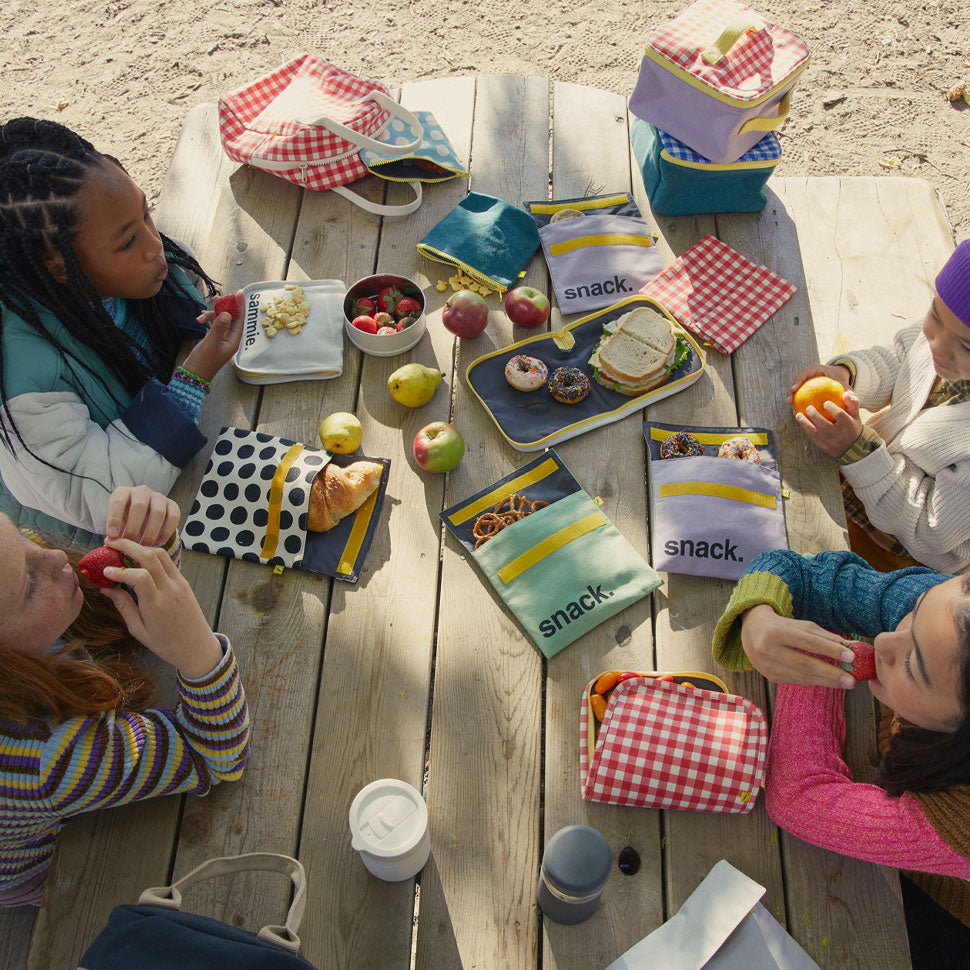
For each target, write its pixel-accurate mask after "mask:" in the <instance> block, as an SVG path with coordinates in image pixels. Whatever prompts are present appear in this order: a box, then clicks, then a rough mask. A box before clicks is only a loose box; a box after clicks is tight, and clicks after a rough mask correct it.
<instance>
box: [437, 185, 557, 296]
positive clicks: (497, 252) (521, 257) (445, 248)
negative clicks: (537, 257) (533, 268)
mask: <svg viewBox="0 0 970 970" xmlns="http://www.w3.org/2000/svg"><path fill="white" fill-rule="evenodd" d="M538 248H539V233H538V231H537V230H536V226H535V223H534V222H533V221H532V219H531V218H530V217H529V215H528V214H527V213H525V212H523V211H522V210H521V209H517V208H516V207H515V206H513V205H509V203H508V202H505V201H503V200H502V199H496V198H495V197H494V196H491V195H483V194H482V193H481V192H469V193H468V195H466V196H465V198H464V199H462V200H461V202H459V203H458V205H456V206H455V207H454V208H453V209H452V210H451V212H449V213H448V214H447V215H446V216H445V217H444V218H443V219H442V220H441V221H440V222H439V223H437V224H436V225H435V226H433V227H432V228H431V230H430V232H428V234H427V235H426V236H425V237H424V239H422V240H421V241H420V242H419V243H418V252H419V253H421V255H422V256H427V258H428V259H433V260H434V261H435V262H438V263H445V264H446V265H448V266H453V267H455V268H457V269H459V270H461V271H462V272H463V273H465V274H466V275H468V276H470V277H471V278H472V279H473V280H475V282H476V283H478V284H480V285H482V286H485V287H487V288H488V289H489V290H492V291H495V292H496V293H504V292H505V291H506V290H507V289H508V288H509V287H510V286H512V284H513V283H514V282H515V281H516V280H517V279H518V278H519V274H520V273H521V272H522V271H523V270H524V269H525V266H526V263H528V262H529V260H530V259H531V258H532V254H533V253H534V252H535V251H536V250H537V249H538Z"/></svg>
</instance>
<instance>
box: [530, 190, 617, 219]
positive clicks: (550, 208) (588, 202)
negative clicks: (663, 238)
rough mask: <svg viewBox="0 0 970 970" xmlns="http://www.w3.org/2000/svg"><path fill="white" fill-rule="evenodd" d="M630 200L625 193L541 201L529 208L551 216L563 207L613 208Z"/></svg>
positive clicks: (542, 214)
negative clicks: (568, 199) (564, 200)
mask: <svg viewBox="0 0 970 970" xmlns="http://www.w3.org/2000/svg"><path fill="white" fill-rule="evenodd" d="M629 201H630V200H629V198H628V197H627V196H625V195H610V196H607V197H606V198H604V199H580V201H578V202H555V203H553V202H547V203H540V204H539V205H531V206H529V208H530V209H531V210H532V211H533V212H536V213H538V214H539V215H541V216H549V215H553V214H554V213H556V212H561V211H562V210H563V209H578V210H579V211H580V212H585V211H586V210H587V209H612V208H613V206H615V205H626V204H627V203H628V202H629Z"/></svg>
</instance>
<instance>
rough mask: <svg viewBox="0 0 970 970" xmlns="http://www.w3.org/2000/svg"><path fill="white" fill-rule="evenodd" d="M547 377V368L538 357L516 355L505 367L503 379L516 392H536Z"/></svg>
mask: <svg viewBox="0 0 970 970" xmlns="http://www.w3.org/2000/svg"><path fill="white" fill-rule="evenodd" d="M548 376H549V368H548V367H546V365H545V364H544V363H543V362H542V361H541V360H539V358H538V357H527V356H526V355H525V354H517V355H516V356H515V357H513V358H512V359H511V360H510V361H509V362H508V363H507V364H506V365H505V379H506V380H507V381H508V382H509V383H510V384H511V385H512V386H513V387H514V388H515V389H516V390H517V391H537V390H538V389H539V388H540V387H542V385H543V384H545V383H546V378H547V377H548Z"/></svg>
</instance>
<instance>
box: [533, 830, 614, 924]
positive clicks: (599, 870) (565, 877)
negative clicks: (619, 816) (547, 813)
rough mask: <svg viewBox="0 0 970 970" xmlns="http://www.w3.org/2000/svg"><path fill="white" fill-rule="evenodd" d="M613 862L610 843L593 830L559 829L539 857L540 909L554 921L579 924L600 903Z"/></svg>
mask: <svg viewBox="0 0 970 970" xmlns="http://www.w3.org/2000/svg"><path fill="white" fill-rule="evenodd" d="M612 864H613V853H612V852H611V851H610V844H609V842H607V841H606V839H605V838H604V837H603V836H602V834H600V833H599V832H597V831H596V829H591V828H590V827H589V826H588V825H567V826H566V827H565V828H562V829H560V830H559V831H558V832H557V833H556V834H555V835H554V836H553V837H552V838H551V839H550V840H549V844H548V845H547V846H546V851H545V853H544V854H543V856H542V866H541V868H540V870H539V882H538V885H537V886H536V899H537V900H538V903H539V908H540V909H541V910H542V912H543V914H544V915H545V916H547V917H548V918H549V919H551V920H553V921H554V922H556V923H582V921H583V920H584V919H587V918H588V917H590V916H592V915H593V912H594V910H595V909H596V907H597V906H598V905H599V901H600V896H601V895H602V893H603V887H604V886H606V880H607V879H608V878H609V876H610V867H611V866H612Z"/></svg>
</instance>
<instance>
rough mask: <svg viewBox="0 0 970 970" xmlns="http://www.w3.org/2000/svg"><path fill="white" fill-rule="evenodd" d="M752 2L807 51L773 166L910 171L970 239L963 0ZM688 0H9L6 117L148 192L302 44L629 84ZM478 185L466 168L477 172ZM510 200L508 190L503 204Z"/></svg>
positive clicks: (3, 11)
mask: <svg viewBox="0 0 970 970" xmlns="http://www.w3.org/2000/svg"><path fill="white" fill-rule="evenodd" d="M961 3H962V4H963V9H962V11H961V9H960V3H958V2H957V0H937V2H934V0H928V2H920V0H907V2H900V0H867V2H866V3H858V2H851V0H762V2H755V3H754V4H753V5H754V7H755V9H756V10H758V11H759V12H760V13H762V14H763V15H765V16H766V17H768V18H770V19H772V20H774V21H775V22H777V23H780V24H783V25H785V26H787V27H789V28H790V29H792V30H794V31H795V32H796V33H798V34H800V35H801V36H802V37H803V38H804V39H805V40H806V42H807V43H808V45H809V47H810V49H811V51H812V55H813V57H812V63H811V64H810V65H809V67H808V69H807V71H806V72H805V73H804V74H803V76H802V78H803V79H802V80H801V81H800V82H799V84H798V85H797V87H796V89H795V93H794V97H793V101H792V114H791V118H790V119H789V121H788V123H787V124H786V125H785V127H784V128H783V130H782V132H781V137H782V148H783V157H782V161H781V163H780V164H779V166H778V168H777V169H776V172H777V174H779V175H797V176H801V175H827V174H840V175H842V174H844V175H900V174H903V175H912V176H918V177H921V178H925V179H927V180H928V181H930V182H931V183H932V184H933V185H934V186H936V188H937V189H938V190H939V192H940V194H941V196H942V198H943V201H944V203H945V205H946V209H947V213H948V215H949V219H950V223H951V225H952V227H953V230H954V235H955V239H956V240H957V241H959V240H961V239H963V238H966V237H970V104H968V103H967V102H966V101H960V102H958V103H955V104H954V103H951V102H950V101H949V100H948V99H947V94H946V92H947V90H948V88H950V87H951V86H952V85H954V84H955V83H957V82H960V81H963V80H966V81H970V14H968V12H967V7H966V2H965V0H961ZM686 5H687V0H579V2H573V0H475V2H469V0H452V2H450V3H441V2H440V0H439V2H432V0H370V2H368V0H357V2H356V3H352V2H344V0H318V2H312V0H216V2H210V0H80V2H75V0H67V2H55V0H6V2H5V3H4V4H3V5H2V7H0V29H2V34H3V46H2V55H0V57H2V76H3V86H2V95H0V118H2V119H3V120H6V119H7V118H11V117H16V116H18V115H34V116H38V117H45V118H54V119H57V120H59V121H61V122H63V123H64V124H66V125H68V126H70V127H72V128H74V129H75V130H77V131H79V132H80V133H82V134H83V135H85V136H86V137H88V138H90V139H91V140H92V141H93V142H94V143H95V145H96V146H97V147H98V148H100V149H101V150H103V151H106V152H110V153H112V154H114V155H116V156H117V157H118V158H120V159H121V160H122V161H123V162H124V164H125V165H126V166H127V167H128V169H129V171H130V173H131V175H132V177H133V178H134V179H135V181H136V182H138V183H139V185H141V187H142V188H143V189H144V191H145V192H146V194H147V195H148V197H149V199H150V200H153V199H155V198H157V195H158V192H159V190H160V188H161V185H162V182H163V180H164V175H165V170H166V167H167V165H168V162H169V159H170V158H171V156H172V152H173V150H174V148H175V143H176V139H177V137H178V132H179V128H180V126H181V124H182V121H183V120H184V118H185V116H186V114H187V112H188V111H189V109H190V108H191V107H192V106H193V105H195V104H198V103H199V102H202V101H209V100H216V99H217V98H218V97H219V95H220V94H222V93H224V92H226V91H229V90H231V89H233V88H234V87H237V86H238V85H240V84H242V83H244V82H246V81H248V80H250V79H251V78H253V77H256V76H258V75H259V74H261V73H263V72H264V71H266V70H269V69H270V68H272V67H274V66H276V65H277V64H279V63H281V62H283V61H284V60H286V59H287V58H289V57H292V56H294V55H295V54H297V53H300V52H302V51H310V52H313V53H316V54H318V55H320V56H322V57H324V58H326V59H328V60H330V61H333V62H334V63H336V64H338V65H340V66H341V67H343V68H346V69H347V70H350V71H353V72H355V73H357V74H360V75H362V76H364V77H369V78H374V79H377V80H381V81H384V82H385V83H387V84H389V85H391V86H392V87H393V86H395V85H398V84H400V83H402V82H406V81H413V80H417V79H420V78H428V77H441V76H447V75H467V74H474V73H511V74H529V75H539V76H541V77H545V78H548V79H549V80H550V81H557V80H561V81H573V82H577V83H580V84H587V85H590V86H592V87H599V88H604V89H607V90H611V91H616V92H619V93H622V94H629V93H630V91H631V90H632V88H633V85H634V83H635V80H636V74H637V67H638V64H639V60H640V57H641V54H642V50H643V44H644V42H645V39H646V37H647V36H648V34H649V32H650V31H651V30H652V29H653V28H654V27H656V26H657V25H659V24H662V23H664V22H665V21H667V20H669V19H671V18H672V17H673V16H675V15H676V14H677V13H679V12H680V11H681V10H682V9H684V7H685V6H686ZM473 182H474V175H473ZM510 201H517V200H510Z"/></svg>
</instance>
